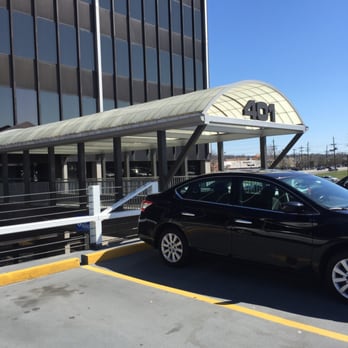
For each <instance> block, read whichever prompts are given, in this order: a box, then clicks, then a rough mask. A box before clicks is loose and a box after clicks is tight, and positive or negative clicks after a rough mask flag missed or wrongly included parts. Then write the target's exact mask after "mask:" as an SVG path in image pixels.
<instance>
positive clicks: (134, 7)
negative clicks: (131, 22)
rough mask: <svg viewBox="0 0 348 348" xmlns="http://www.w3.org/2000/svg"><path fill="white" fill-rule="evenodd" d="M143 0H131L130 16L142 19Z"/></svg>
mask: <svg viewBox="0 0 348 348" xmlns="http://www.w3.org/2000/svg"><path fill="white" fill-rule="evenodd" d="M141 3H142V1H141V0H130V13H129V14H130V16H131V17H132V18H136V19H141Z"/></svg>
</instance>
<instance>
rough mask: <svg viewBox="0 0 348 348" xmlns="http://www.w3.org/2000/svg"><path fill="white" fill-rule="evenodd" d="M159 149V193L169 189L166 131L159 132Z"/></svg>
mask: <svg viewBox="0 0 348 348" xmlns="http://www.w3.org/2000/svg"><path fill="white" fill-rule="evenodd" d="M157 148H158V172H159V173H158V176H159V183H158V184H159V185H158V188H159V191H163V190H165V189H166V188H168V181H167V180H166V178H167V173H168V159H167V141H166V131H164V130H159V131H157Z"/></svg>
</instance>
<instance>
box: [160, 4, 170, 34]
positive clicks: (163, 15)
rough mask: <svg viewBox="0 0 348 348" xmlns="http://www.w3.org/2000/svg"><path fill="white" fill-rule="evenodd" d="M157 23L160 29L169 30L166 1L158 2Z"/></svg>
mask: <svg viewBox="0 0 348 348" xmlns="http://www.w3.org/2000/svg"><path fill="white" fill-rule="evenodd" d="M158 13H159V16H158V23H159V26H160V27H161V28H164V29H169V12H168V0H161V1H158Z"/></svg>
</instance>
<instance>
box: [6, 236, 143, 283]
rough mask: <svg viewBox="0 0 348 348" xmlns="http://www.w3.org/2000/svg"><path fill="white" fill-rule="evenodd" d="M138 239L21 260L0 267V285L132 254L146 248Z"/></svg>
mask: <svg viewBox="0 0 348 348" xmlns="http://www.w3.org/2000/svg"><path fill="white" fill-rule="evenodd" d="M147 248H148V246H147V245H146V244H145V243H144V242H142V241H140V240H139V239H137V238H136V239H133V240H126V241H122V242H119V243H117V245H115V246H113V247H108V248H103V249H102V250H98V251H95V250H84V251H80V252H75V253H71V254H64V255H59V256H54V257H49V258H43V259H39V260H34V261H28V262H23V263H19V264H15V265H10V266H4V267H1V268H0V272H1V273H0V286H5V285H9V284H14V283H18V282H22V281H25V280H29V279H34V278H39V277H44V276H46V275H49V274H54V273H59V272H63V271H66V270H69V269H73V268H78V267H80V266H81V265H90V264H95V263H98V262H101V261H105V260H110V259H114V258H117V257H121V256H125V255H130V254H134V253H136V252H139V251H142V250H145V249H147Z"/></svg>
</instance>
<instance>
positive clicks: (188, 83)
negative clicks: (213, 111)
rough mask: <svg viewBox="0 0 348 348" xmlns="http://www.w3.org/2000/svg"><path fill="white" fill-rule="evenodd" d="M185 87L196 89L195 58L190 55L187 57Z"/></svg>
mask: <svg viewBox="0 0 348 348" xmlns="http://www.w3.org/2000/svg"><path fill="white" fill-rule="evenodd" d="M185 88H186V89H187V90H193V89H194V79H193V59H192V58H188V57H185Z"/></svg>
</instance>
